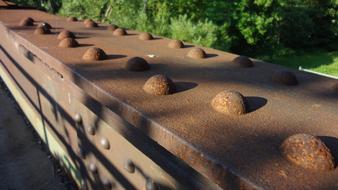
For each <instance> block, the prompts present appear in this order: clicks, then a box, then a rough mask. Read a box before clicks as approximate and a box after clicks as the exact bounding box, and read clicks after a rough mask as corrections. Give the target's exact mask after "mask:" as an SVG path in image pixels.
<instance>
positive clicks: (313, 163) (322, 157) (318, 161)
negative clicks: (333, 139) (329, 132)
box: [280, 134, 335, 171]
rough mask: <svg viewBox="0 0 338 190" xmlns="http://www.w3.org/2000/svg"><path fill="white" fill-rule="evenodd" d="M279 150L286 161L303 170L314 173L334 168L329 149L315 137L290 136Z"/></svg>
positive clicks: (305, 135) (306, 135) (307, 135)
mask: <svg viewBox="0 0 338 190" xmlns="http://www.w3.org/2000/svg"><path fill="white" fill-rule="evenodd" d="M280 149H281V152H282V154H283V156H284V157H285V158H286V159H287V160H289V161H290V162H291V163H293V164H296V165H298V166H301V167H303V168H306V169H311V170H316V171H328V170H333V169H334V168H335V161H334V158H333V156H332V154H331V152H330V150H329V148H327V146H326V145H325V144H324V143H323V142H322V141H321V140H320V139H319V138H317V137H315V136H312V135H309V134H296V135H292V136H290V137H288V138H287V139H286V140H284V142H283V143H282V145H281V147H280Z"/></svg>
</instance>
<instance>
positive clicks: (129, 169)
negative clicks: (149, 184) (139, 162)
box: [124, 160, 135, 173]
mask: <svg viewBox="0 0 338 190" xmlns="http://www.w3.org/2000/svg"><path fill="white" fill-rule="evenodd" d="M124 169H125V170H126V171H127V172H129V173H135V164H134V162H133V161H131V160H127V161H126V163H125V164H124Z"/></svg>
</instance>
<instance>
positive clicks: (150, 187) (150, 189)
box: [146, 179, 158, 190]
mask: <svg viewBox="0 0 338 190" xmlns="http://www.w3.org/2000/svg"><path fill="white" fill-rule="evenodd" d="M146 190H158V188H157V185H156V184H155V183H154V181H153V180H152V179H147V181H146Z"/></svg>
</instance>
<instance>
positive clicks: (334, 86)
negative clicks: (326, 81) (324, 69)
mask: <svg viewBox="0 0 338 190" xmlns="http://www.w3.org/2000/svg"><path fill="white" fill-rule="evenodd" d="M332 89H333V92H335V93H338V82H336V83H335V84H333V86H332Z"/></svg>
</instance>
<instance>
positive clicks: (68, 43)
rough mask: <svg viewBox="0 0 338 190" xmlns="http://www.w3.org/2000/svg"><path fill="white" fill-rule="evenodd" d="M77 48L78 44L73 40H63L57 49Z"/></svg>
mask: <svg viewBox="0 0 338 190" xmlns="http://www.w3.org/2000/svg"><path fill="white" fill-rule="evenodd" d="M78 46H79V43H78V42H77V41H76V40H75V39H73V38H65V39H63V40H61V41H60V43H59V45H58V47H61V48H74V47H78Z"/></svg>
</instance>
